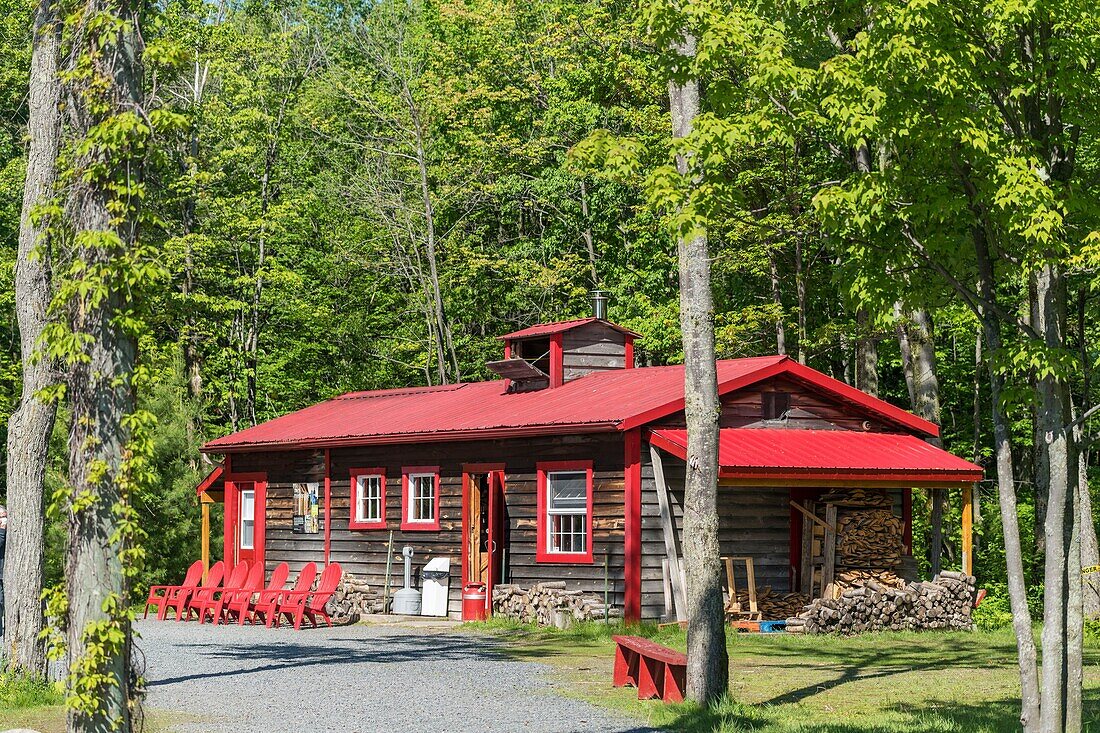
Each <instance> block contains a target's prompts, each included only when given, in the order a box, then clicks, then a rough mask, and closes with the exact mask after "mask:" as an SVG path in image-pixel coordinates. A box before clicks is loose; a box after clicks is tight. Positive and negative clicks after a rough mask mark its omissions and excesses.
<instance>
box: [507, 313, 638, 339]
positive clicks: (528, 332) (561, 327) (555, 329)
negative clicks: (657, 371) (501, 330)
mask: <svg viewBox="0 0 1100 733" xmlns="http://www.w3.org/2000/svg"><path fill="white" fill-rule="evenodd" d="M599 320H600V319H599V318H577V319H575V320H572V321H557V322H555V323H540V324H538V325H537V326H531V327H530V328H524V329H521V330H519V331H513V332H512V333H506V334H504V335H503V336H498V337H497V338H499V339H501V340H504V341H512V340H514V339H525V338H534V337H535V336H550V335H552V334H555V333H564V332H565V331H571V330H573V329H574V328H577V327H578V326H585V325H588V324H589V323H595V322H596V321H599ZM602 323H603V325H605V326H607V327H608V328H613V329H615V330H616V331H618V332H619V333H625V334H626V335H627V336H631V337H633V338H641V335H640V334H637V333H634V332H633V331H631V330H630V329H629V328H623V327H622V326H620V325H619V324H617V323H612V322H611V321H602Z"/></svg>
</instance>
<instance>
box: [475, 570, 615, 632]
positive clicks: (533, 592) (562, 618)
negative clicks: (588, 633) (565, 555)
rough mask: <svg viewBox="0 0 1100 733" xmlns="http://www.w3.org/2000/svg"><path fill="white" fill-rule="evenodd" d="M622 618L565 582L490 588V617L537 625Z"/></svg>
mask: <svg viewBox="0 0 1100 733" xmlns="http://www.w3.org/2000/svg"><path fill="white" fill-rule="evenodd" d="M605 609H606V611H607V616H608V617H609V618H618V617H621V616H622V611H621V610H619V609H617V608H608V607H607V606H605V605H604V602H603V599H601V598H596V597H595V596H591V595H585V594H584V591H579V590H567V589H566V584H565V581H551V582H545V583H536V584H535V585H533V586H531V587H530V588H527V589H524V588H521V587H520V586H518V585H497V586H494V587H493V615H494V616H502V617H504V618H510V619H515V620H516V621H519V622H521V623H527V624H529V623H537V624H539V625H540V626H559V627H561V626H563V625H568V624H569V623H571V622H572V621H602V620H603V619H604V611H605Z"/></svg>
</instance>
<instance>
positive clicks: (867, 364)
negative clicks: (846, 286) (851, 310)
mask: <svg viewBox="0 0 1100 733" xmlns="http://www.w3.org/2000/svg"><path fill="white" fill-rule="evenodd" d="M856 323H858V324H859V338H858V339H857V340H856V388H858V389H861V390H863V391H864V392H866V393H867V394H869V395H871V396H873V397H878V342H877V341H876V340H875V337H874V334H872V333H869V331H870V330H871V324H870V319H869V318H868V317H867V312H866V311H864V310H863V309H862V308H861V309H859V310H857V311H856Z"/></svg>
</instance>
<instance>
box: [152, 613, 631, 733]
mask: <svg viewBox="0 0 1100 733" xmlns="http://www.w3.org/2000/svg"><path fill="white" fill-rule="evenodd" d="M135 628H136V630H137V631H138V632H139V633H140V634H141V639H140V640H139V642H138V645H139V647H140V649H141V650H142V652H143V653H144V654H145V659H146V679H147V680H148V685H149V687H148V697H147V698H146V702H147V704H148V706H149V707H151V708H155V709H157V710H160V711H167V712H168V713H169V716H170V718H171V719H173V720H174V721H177V722H175V730H176V731H179V733H185V732H186V733H197V732H198V731H210V732H211V733H213V732H217V733H256V731H263V732H264V733H283V732H284V731H285V732H286V733H298V732H299V731H314V730H315V731H346V732H348V733H367V732H368V731H385V732H386V733H406V732H408V733H415V732H423V733H447V732H449V731H500V732H501V733H517V732H520V731H522V733H581V732H582V731H594V732H595V731H600V732H606V733H642V732H643V731H647V730H649V729H646V728H643V727H639V726H638V725H637V724H635V723H633V722H631V721H629V720H624V719H622V718H617V717H615V716H613V715H612V714H610V713H608V712H606V711H603V710H600V709H598V708H596V707H594V706H592V705H589V704H588V703H585V702H581V701H578V700H571V699H567V698H565V697H562V696H561V695H559V694H556V693H555V691H554V687H553V682H552V680H551V679H550V677H549V675H548V674H547V673H548V671H549V668H547V667H545V666H543V665H540V664H535V663H529V662H517V661H513V660H510V659H508V658H506V657H505V656H504V655H502V654H501V653H500V651H499V649H500V647H499V644H500V642H499V641H497V640H494V639H491V638H486V637H484V636H473V635H469V634H462V633H454V632H450V631H442V630H436V629H410V628H402V627H396V626H392V625H385V626H368V625H359V626H347V627H342V628H334V629H316V630H303V631H301V632H297V633H296V632H294V631H293V630H291V629H266V628H264V627H259V628H254V627H251V626H245V627H239V626H236V625H233V626H210V625H204V626H199V625H198V624H195V623H175V622H173V621H168V622H155V621H152V620H149V621H143V622H138V623H137V625H136V627H135Z"/></svg>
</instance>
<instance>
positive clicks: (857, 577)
mask: <svg viewBox="0 0 1100 733" xmlns="http://www.w3.org/2000/svg"><path fill="white" fill-rule="evenodd" d="M868 582H874V583H878V584H879V585H885V586H886V587H888V588H904V587H905V580H904V579H902V578H901V577H899V576H898V574H897V573H895V572H894V571H893V570H876V569H873V568H852V569H850V570H842V571H840V572H839V573H837V577H836V583H835V586H836V588H838V589H839V590H848V589H849V588H855V587H858V586H861V585H867V583H868Z"/></svg>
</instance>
